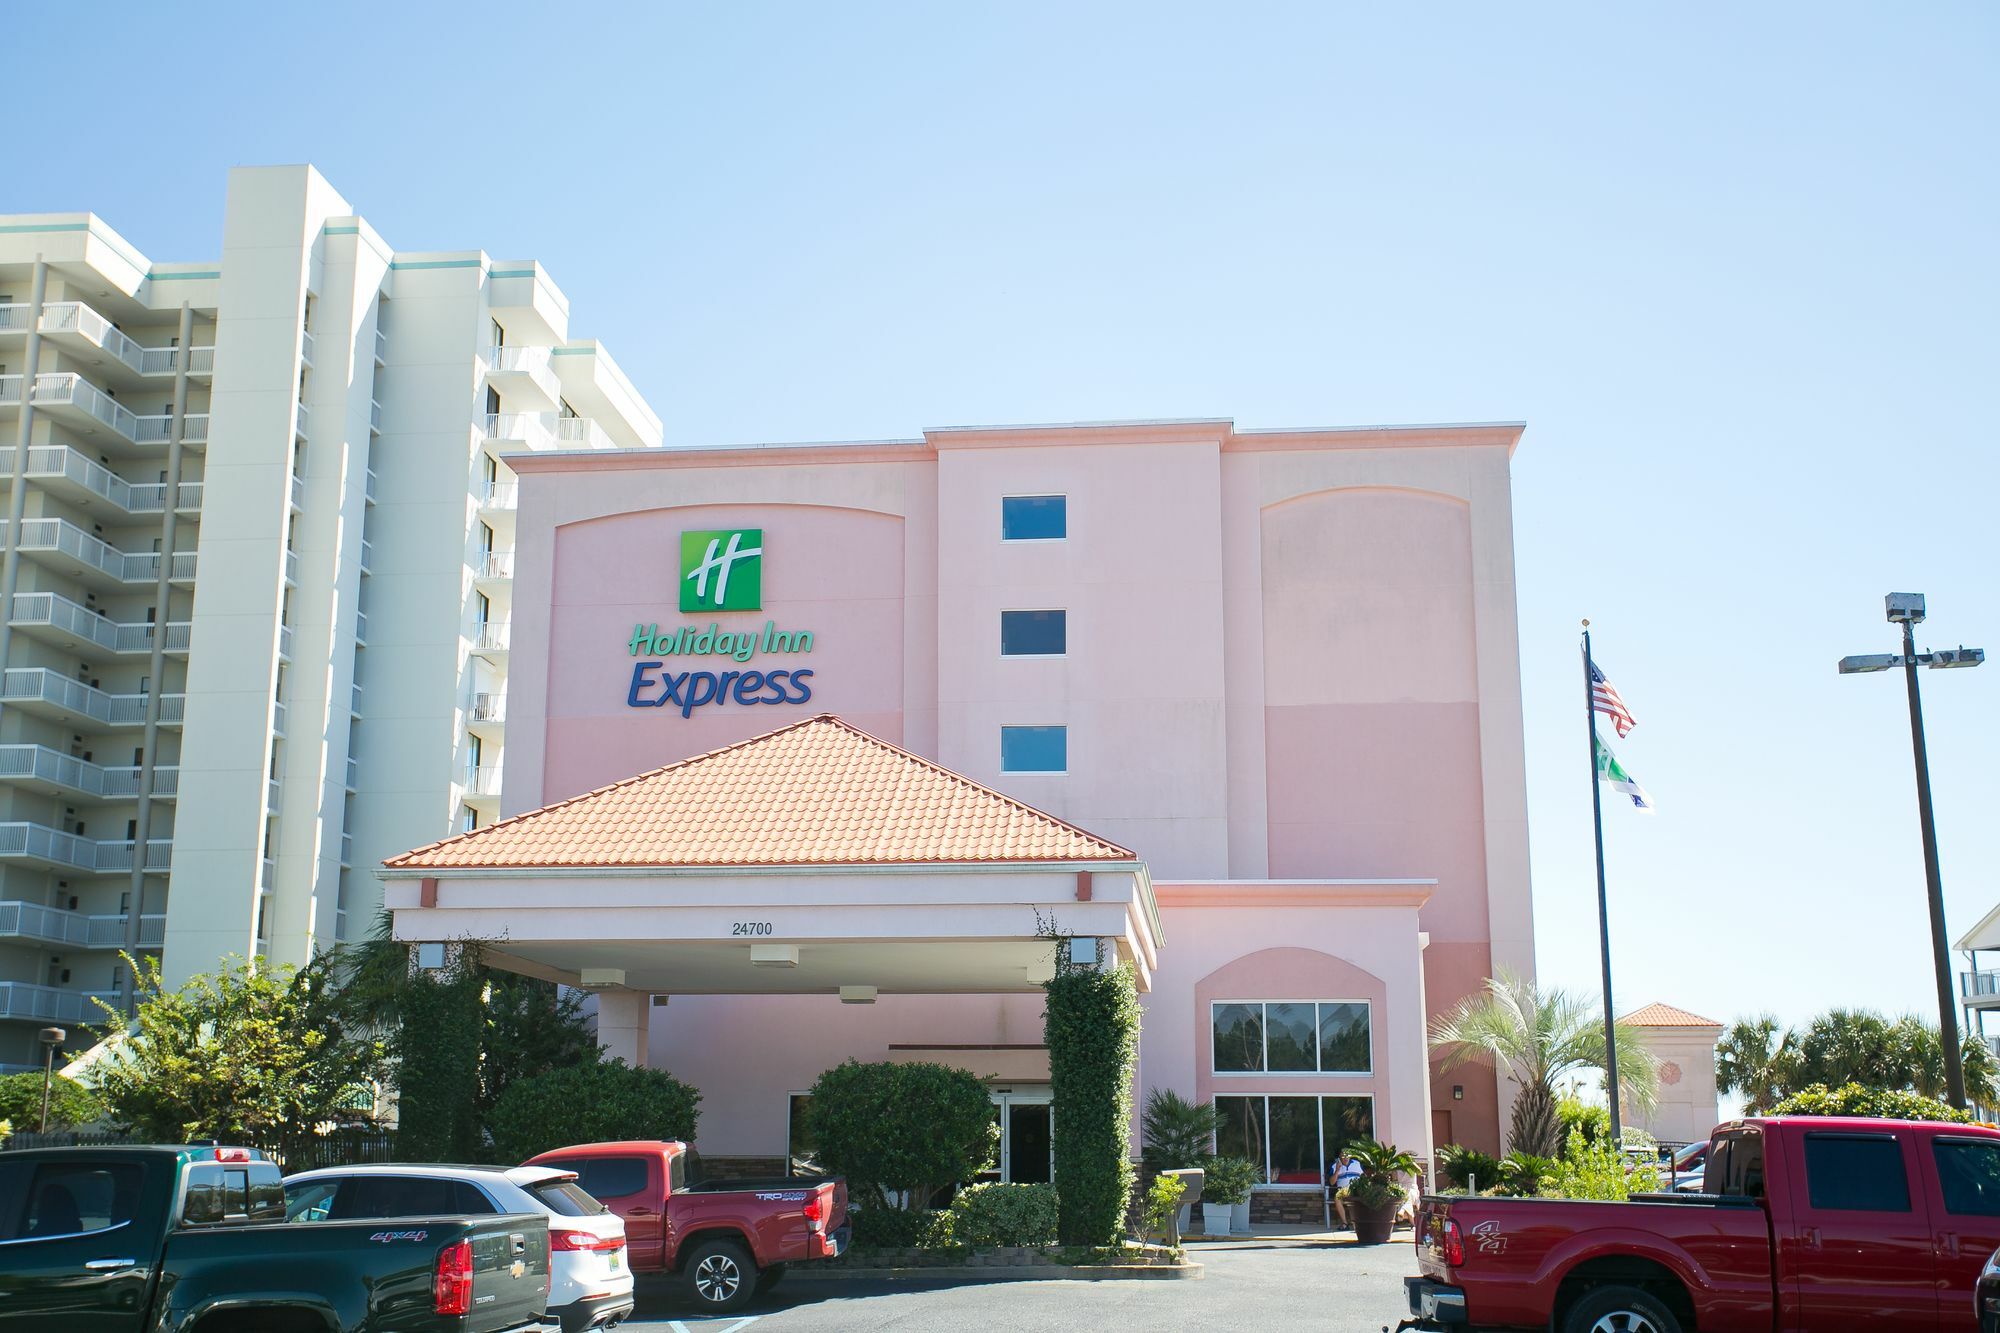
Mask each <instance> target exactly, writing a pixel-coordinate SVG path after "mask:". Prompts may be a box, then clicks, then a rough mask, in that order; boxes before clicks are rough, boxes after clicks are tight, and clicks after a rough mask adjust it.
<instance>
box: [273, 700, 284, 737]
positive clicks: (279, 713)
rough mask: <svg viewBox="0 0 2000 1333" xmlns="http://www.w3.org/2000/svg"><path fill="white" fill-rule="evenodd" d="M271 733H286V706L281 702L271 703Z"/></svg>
mask: <svg viewBox="0 0 2000 1333" xmlns="http://www.w3.org/2000/svg"><path fill="white" fill-rule="evenodd" d="M271 734H272V735H274V736H282V735H284V734H285V706H284V705H283V704H281V703H274V704H272V705H271Z"/></svg>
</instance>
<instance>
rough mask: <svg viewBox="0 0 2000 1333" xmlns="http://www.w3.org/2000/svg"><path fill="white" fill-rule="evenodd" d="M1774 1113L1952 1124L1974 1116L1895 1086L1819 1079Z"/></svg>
mask: <svg viewBox="0 0 2000 1333" xmlns="http://www.w3.org/2000/svg"><path fill="white" fill-rule="evenodd" d="M1771 1114H1772V1115H1843V1116H1856V1115H1860V1116H1881V1117H1884V1118H1885V1119H1889V1120H1943V1121H1946V1122H1949V1123H1951V1124H1956V1125H1966V1124H1971V1123H1972V1117H1971V1116H1970V1115H1968V1114H1967V1113H1965V1112H1964V1111H1959V1110H1955V1109H1953V1108H1952V1107H1950V1106H1948V1105H1946V1104H1945V1103H1944V1102H1941V1101H1939V1100H1937V1099H1936V1098H1935V1097H1926V1096H1924V1095H1923V1094H1921V1093H1916V1092H1903V1091H1900V1090H1897V1089H1892V1088H1868V1087H1863V1086H1862V1085H1861V1084H1859V1083H1847V1084H1843V1085H1841V1086H1840V1087H1838V1088H1829V1087H1827V1086H1826V1084H1824V1083H1815V1084H1813V1085H1812V1086H1811V1087H1809V1088H1806V1089H1805V1090H1803V1091H1801V1092H1795V1093H1793V1094H1792V1095H1791V1096H1789V1097H1787V1098H1785V1099H1784V1100H1783V1101H1781V1102H1779V1103H1778V1104H1777V1105H1776V1106H1773V1107H1772V1108H1771Z"/></svg>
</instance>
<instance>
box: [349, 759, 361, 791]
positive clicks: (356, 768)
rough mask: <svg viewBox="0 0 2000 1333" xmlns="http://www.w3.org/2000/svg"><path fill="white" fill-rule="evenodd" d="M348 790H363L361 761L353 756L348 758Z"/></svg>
mask: <svg viewBox="0 0 2000 1333" xmlns="http://www.w3.org/2000/svg"><path fill="white" fill-rule="evenodd" d="M347 790H349V791H360V790H361V761H360V760H359V759H356V758H355V757H354V756H353V755H349V756H347Z"/></svg>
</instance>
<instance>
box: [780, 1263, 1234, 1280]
mask: <svg viewBox="0 0 2000 1333" xmlns="http://www.w3.org/2000/svg"><path fill="white" fill-rule="evenodd" d="M1204 1275H1205V1270H1204V1269H1203V1268H1202V1266H1201V1265H1200V1264H1197V1263H1183V1264H1174V1265H1167V1264H1023V1265H1018V1266H1002V1265H998V1264H995V1265H972V1264H961V1265H956V1266H952V1267H938V1268H813V1267H810V1266H806V1265H801V1266H800V1267H798V1268H794V1269H791V1270H790V1271H789V1272H788V1273H787V1274H786V1276H785V1285H786V1286H790V1285H792V1284H793V1283H796V1282H928V1281H931V1280H934V1279H939V1280H945V1281H951V1282H1142V1281H1152V1282H1195V1281H1199V1280H1200V1279H1201V1278H1202V1277H1203V1276H1204Z"/></svg>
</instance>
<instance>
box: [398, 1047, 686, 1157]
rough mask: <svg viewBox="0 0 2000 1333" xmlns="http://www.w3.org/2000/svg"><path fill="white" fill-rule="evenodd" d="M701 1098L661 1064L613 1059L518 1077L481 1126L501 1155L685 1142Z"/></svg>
mask: <svg viewBox="0 0 2000 1333" xmlns="http://www.w3.org/2000/svg"><path fill="white" fill-rule="evenodd" d="M700 1102H701V1094H700V1093H699V1092H696V1091H695V1090H694V1089H693V1088H692V1087H689V1086H688V1085H687V1084H685V1083H683V1082H681V1081H680V1080H679V1079H677V1078H675V1077H674V1076H673V1075H672V1074H669V1073H668V1072H667V1071H666V1070H664V1069H635V1068H633V1067H632V1066H630V1065H628V1064H626V1063H625V1062H624V1061H623V1060H612V1061H610V1062H608V1063H601V1064H589V1065H573V1066H571V1067H570V1068H567V1069H555V1070H551V1071H550V1072H548V1073H546V1074H537V1075H535V1076H534V1077H533V1078H524V1079H517V1080H516V1081H515V1082H514V1083H513V1085H512V1086H510V1087H509V1088H508V1089H507V1091H505V1092H504V1093H502V1094H500V1100H499V1101H498V1102H496V1103H494V1106H493V1111H492V1114H491V1115H490V1116H489V1117H488V1118H487V1128H488V1129H489V1130H490V1131H491V1132H492V1135H493V1146H494V1148H495V1150H496V1151H497V1152H498V1153H499V1155H500V1158H501V1160H502V1161H508V1162H524V1161H526V1160H527V1159H528V1158H530V1157H533V1156H535V1155H536V1154H537V1153H544V1152H547V1151H549V1150H550V1149H551V1148H561V1147H565V1146H567V1145H568V1144H572V1143H601V1142H604V1141H606V1140H616V1139H679V1140H681V1141H682V1142H691V1141H692V1140H693V1139H694V1131H695V1123H696V1121H698V1120H699V1119H700V1118H701V1111H700V1109H699V1106H700ZM403 1132H405V1133H407V1132H408V1131H407V1130H405V1131H403Z"/></svg>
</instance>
